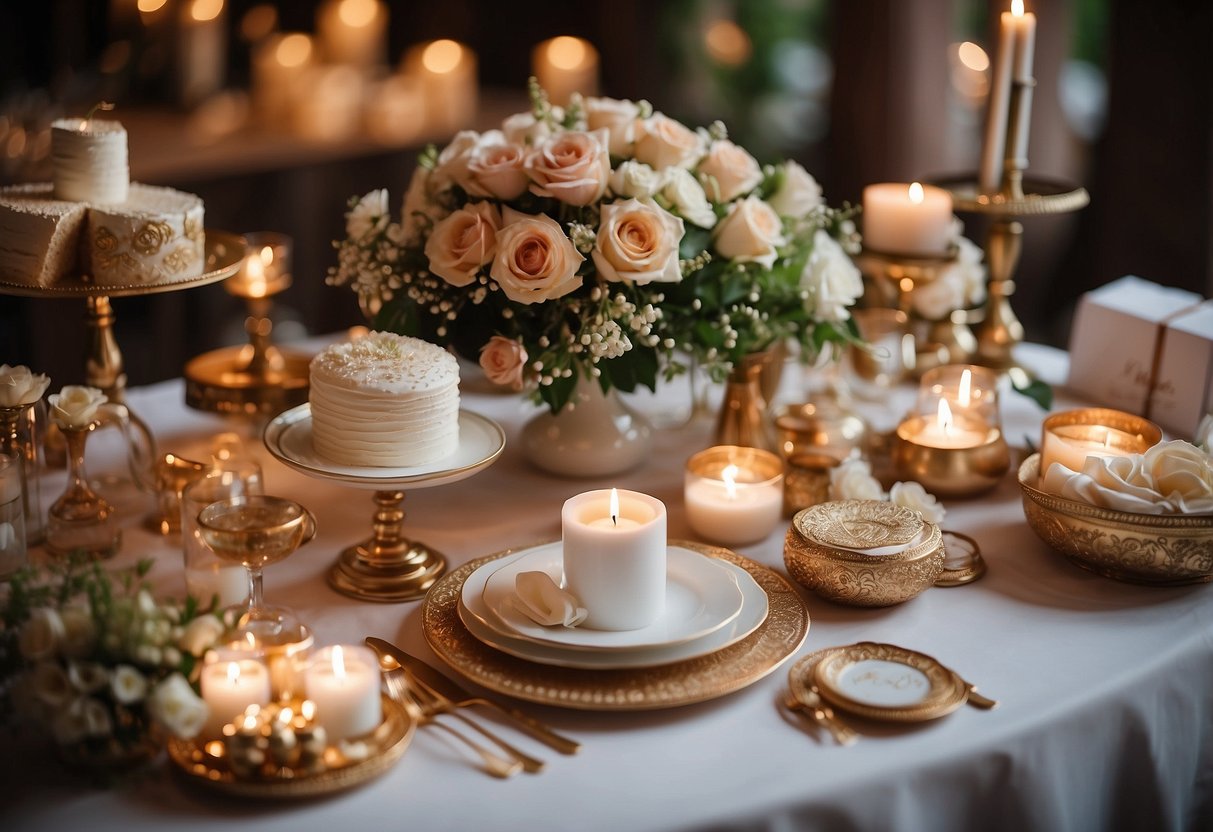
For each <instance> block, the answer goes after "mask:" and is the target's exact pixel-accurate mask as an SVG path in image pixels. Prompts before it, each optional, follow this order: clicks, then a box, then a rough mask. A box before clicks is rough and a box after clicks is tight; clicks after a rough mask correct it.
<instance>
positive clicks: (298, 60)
mask: <svg viewBox="0 0 1213 832" xmlns="http://www.w3.org/2000/svg"><path fill="white" fill-rule="evenodd" d="M274 57H276V58H277V59H278V63H279V64H281V65H282V66H303V65H304V64H305V63H307V62H308V60H309V59H310V58H311V57H312V39H311V38H310V37H309V36H307V35H305V34H303V33H301V32H293V33H291V34H289V35H287V36H285V37H284V38H282V40H280V41H278V47H277V49H275V50H274Z"/></svg>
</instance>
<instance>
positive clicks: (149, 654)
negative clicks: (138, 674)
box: [132, 644, 164, 667]
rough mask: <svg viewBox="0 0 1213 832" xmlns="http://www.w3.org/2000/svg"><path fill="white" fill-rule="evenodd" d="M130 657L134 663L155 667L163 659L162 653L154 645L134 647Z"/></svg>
mask: <svg viewBox="0 0 1213 832" xmlns="http://www.w3.org/2000/svg"><path fill="white" fill-rule="evenodd" d="M132 656H133V658H134V659H135V660H136V661H139V662H142V663H143V664H145V665H148V666H150V667H155V666H156V665H158V664H160V660H161V659H162V658H164V651H163V650H161V649H160V648H159V647H157V646H156V645H154V644H140V645H138V646H136V647H135V649H134V651H133V653H132Z"/></svg>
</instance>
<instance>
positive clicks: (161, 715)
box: [147, 673, 208, 740]
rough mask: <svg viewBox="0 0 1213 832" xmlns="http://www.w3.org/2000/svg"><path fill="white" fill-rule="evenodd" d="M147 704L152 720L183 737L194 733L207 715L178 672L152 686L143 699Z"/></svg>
mask: <svg viewBox="0 0 1213 832" xmlns="http://www.w3.org/2000/svg"><path fill="white" fill-rule="evenodd" d="M147 707H148V712H149V713H151V715H152V719H154V720H156V721H157V722H158V723H160V724H161V725H163V726H164V727H165V728H167V729H168V730H169V731H171V732H172V733H173V735H174V736H177V737H179V738H181V739H183V740H188V739H191V738H193V737H195V736H197V734H198V732H199V731H201V730H202V725H203V723H205V722H206V718H207V716H208V708H207V706H206V703H205V702H203V701H202V700H201V699H199V698H198V695H197V694H196V693H194V689H193V688H191V687H190V683H189V682H187V681H186V680H185V677H184V676H182V675H181V674H180V673H174V674H173V675H172V676H169V677H168V678H167V679H165V680H164V681H163V682H161V683H160V684H158V685H157V686H156V688H155V690H153V691H152V693H151V695H150V696H149V697H148V698H147Z"/></svg>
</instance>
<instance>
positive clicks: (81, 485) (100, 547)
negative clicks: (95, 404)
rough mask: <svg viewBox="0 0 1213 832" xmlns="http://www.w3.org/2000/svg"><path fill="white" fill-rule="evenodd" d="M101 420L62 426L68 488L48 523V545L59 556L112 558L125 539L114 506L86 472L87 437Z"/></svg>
mask: <svg viewBox="0 0 1213 832" xmlns="http://www.w3.org/2000/svg"><path fill="white" fill-rule="evenodd" d="M99 424H100V423H99V422H96V421H94V422H90V423H88V424H87V425H85V426H84V427H79V428H65V427H62V426H61V430H62V432H63V438H64V439H65V440H66V441H67V462H68V482H67V489H66V490H65V491H64V492H63V495H62V496H61V497H59V499H58V500H56V501H55V502H54V504H53V505H51V508H50V512H49V514H48V517H47V524H46V548H47V549H48V550H50V551H51V552H52V553H54V554H56V555H59V556H60V557H65V556H67V555H70V554H72V553H74V552H83V553H84V554H86V555H89V556H90V557H93V558H109V557H113V556H114V555H115V554H117V552H118V547H119V546H120V545H121V543H122V530H121V529H120V528H119V527H118V523H117V518H116V517H114V510H113V508H112V507H111V506H110V504H109V503H107V502H106V501H105V500H104V499H102V498H101V497H99V496H98V495H97V493H96V492H95V491H93V489H92V488H90V487H89V484H88V478H87V476H86V475H85V473H84V444H85V440H87V439H88V435H89V434H90V433H92V432H93V431H94V430H96V429H97V427H98V426H99Z"/></svg>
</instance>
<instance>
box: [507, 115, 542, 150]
mask: <svg viewBox="0 0 1213 832" xmlns="http://www.w3.org/2000/svg"><path fill="white" fill-rule="evenodd" d="M501 132H502V133H503V134H504V135H505V139H506V141H508V142H511V143H513V144H521V145H533V144H536V143H538V142H540V141H543V140H544V139H546V138H547V137H548V136H550V135H552V128H551V126H550V125H549V124H548V123H547V122H546V121H538V120H536V119H535V114H534V113H532V112H529V111H528V112H525V113H514V115H512V116H509V117H508V118H506V120H505V121H503V122H502V123H501Z"/></svg>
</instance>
